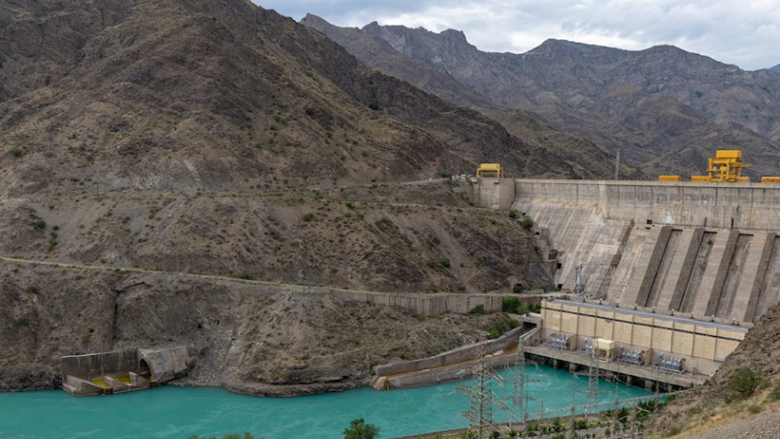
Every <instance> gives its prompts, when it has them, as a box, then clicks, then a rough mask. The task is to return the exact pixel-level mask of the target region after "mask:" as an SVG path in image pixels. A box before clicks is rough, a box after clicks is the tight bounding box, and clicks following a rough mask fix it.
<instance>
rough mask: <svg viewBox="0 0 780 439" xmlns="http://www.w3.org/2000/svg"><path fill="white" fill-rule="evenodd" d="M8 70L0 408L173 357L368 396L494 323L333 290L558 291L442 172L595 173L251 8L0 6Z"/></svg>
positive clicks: (273, 386)
mask: <svg viewBox="0 0 780 439" xmlns="http://www.w3.org/2000/svg"><path fill="white" fill-rule="evenodd" d="M0 63H1V65H2V66H1V67H0V87H2V90H0V151H2V154H0V168H1V170H0V182H2V189H1V190H0V230H2V233H0V258H1V259H0V261H2V262H0V317H1V318H0V348H1V349H3V351H4V352H5V353H6V354H5V355H3V357H2V359H0V390H24V389H31V388H51V387H54V386H57V385H58V380H59V379H60V378H59V375H58V370H59V358H60V356H61V355H68V354H78V353H88V352H100V351H107V350H113V349H120V348H124V347H145V346H164V345H171V344H182V343H184V344H187V345H190V346H193V347H196V348H197V349H198V351H199V353H200V355H199V357H198V359H197V360H196V361H197V364H199V366H196V368H195V369H194V370H193V371H192V372H191V374H190V376H189V378H188V380H189V381H188V383H191V384H202V385H224V386H226V387H228V388H230V389H233V390H236V391H241V392H247V393H254V394H282V395H292V394H301V393H311V392H321V391H327V390H339V389H344V388H348V387H352V386H357V385H361V384H363V383H364V382H365V380H366V378H367V377H368V376H369V373H370V368H371V365H372V364H378V363H380V362H386V361H390V360H392V359H399V358H400V357H406V358H414V357H420V356H424V355H427V354H428V352H438V351H441V349H444V348H446V347H451V346H455V345H459V344H463V343H469V342H472V341H474V340H476V339H477V338H479V337H484V336H485V335H486V334H487V331H488V330H490V329H493V328H495V327H496V323H497V321H498V319H500V318H501V317H499V316H475V317H471V318H469V317H463V318H460V317H456V316H444V317H441V318H432V319H429V320H430V321H428V322H427V323H425V322H423V320H425V319H422V318H420V317H417V316H413V315H410V314H409V313H408V312H406V313H405V312H402V311H399V310H391V311H387V310H382V309H381V308H379V307H374V306H369V305H365V304H362V303H359V302H356V301H349V300H345V299H338V298H336V297H332V296H331V295H329V293H328V292H327V291H328V290H327V288H340V289H349V290H370V291H380V292H388V293H401V292H404V293H409V292H416V293H429V294H434V293H442V292H448V293H452V294H460V293H481V292H486V291H496V292H509V291H512V290H513V289H520V290H525V289H535V288H549V287H551V281H550V279H549V276H548V275H547V274H546V272H545V270H544V268H543V267H542V265H541V263H540V261H539V258H538V255H537V251H536V250H535V248H534V241H533V237H532V235H531V234H529V233H528V232H527V231H525V230H524V229H523V228H522V227H521V225H520V222H519V219H516V218H511V217H510V216H509V215H508V214H507V212H496V211H485V210H484V209H478V208H473V207H472V206H470V205H469V202H468V198H467V197H466V196H465V195H466V194H467V193H468V191H469V189H470V188H469V183H468V181H467V180H464V179H454V180H453V179H450V178H449V176H448V174H460V173H473V172H474V170H475V167H476V164H477V163H479V162H483V161H489V162H493V161H498V162H501V163H502V164H504V166H505V167H506V168H507V172H508V174H509V175H513V176H549V177H583V178H593V177H598V176H599V174H596V173H594V172H593V171H590V170H588V172H587V173H585V174H582V171H581V170H578V169H575V167H574V166H573V165H572V164H570V163H569V162H568V161H567V160H566V159H565V157H562V156H561V155H560V154H558V153H557V151H556V150H555V149H553V148H547V147H546V146H545V145H539V144H538V143H537V142H529V141H526V140H525V139H521V138H518V137H516V136H514V135H512V134H510V133H509V132H508V131H507V130H506V129H505V128H504V127H503V126H501V125H500V124H499V123H498V122H496V121H494V120H492V119H489V118H487V117H486V116H483V115H482V114H480V113H478V112H476V111H473V110H469V109H465V108H463V107H458V106H456V105H453V104H451V103H448V102H446V101H444V100H442V99H440V98H438V97H436V96H433V95H431V94H428V93H425V92H423V91H421V90H419V89H417V88H415V87H414V86H413V85H411V84H409V83H406V82H403V81H400V80H397V79H395V78H392V77H389V76H386V75H384V74H382V73H379V72H377V71H375V70H372V69H370V68H368V67H366V66H365V65H363V64H361V63H360V62H359V61H358V60H357V59H355V58H354V57H353V56H352V55H350V54H349V53H347V52H346V51H345V50H344V49H343V48H341V47H340V46H338V45H337V44H335V43H334V42H332V41H330V40H329V39H327V38H326V37H325V36H323V35H322V34H320V33H319V32H316V31H314V30H312V29H310V28H308V27H305V26H301V25H299V24H297V23H295V22H294V21H293V20H291V19H289V18H285V17H282V16H279V15H278V14H276V13H275V12H273V11H267V10H264V9H262V8H259V7H257V6H255V5H253V4H252V3H250V2H248V1H246V0H204V1H197V2H193V1H190V0H164V1H158V2H142V1H135V0H131V1H118V0H86V1H82V2H64V1H44V0H38V1H36V0H33V1H26V2H3V3H0ZM442 173H444V175H445V176H447V177H448V178H446V179H443V181H438V180H434V181H430V180H431V179H432V178H433V177H436V178H438V177H440V176H441V174H442ZM411 180H420V181H418V182H413V181H411ZM398 181H403V182H407V184H400V183H398ZM280 283H289V284H294V285H292V286H287V287H285V286H283V285H281V286H280ZM300 285H303V286H300ZM310 286H322V287H324V289H323V290H318V291H319V292H311V291H309V289H307V287H310ZM269 288H270V290H269ZM263 291H270V292H268V293H267V294H266V293H262V292H263ZM261 293H262V294H261ZM304 302H306V303H308V304H309V305H306V306H305V307H300V308H296V307H295V304H301V303H304ZM307 309H308V311H307ZM350 310H352V311H350ZM446 319H456V320H457V321H458V323H457V325H456V326H457V328H458V329H456V330H455V331H456V332H457V334H456V335H453V329H452V328H454V326H451V325H449V323H447V322H448V321H447V320H446ZM390 322H393V323H390ZM329 325H330V326H332V327H329ZM359 327H364V328H366V330H367V331H369V332H372V333H381V334H380V335H378V336H376V337H373V336H372V337H361V338H359V339H358V338H356V337H355V334H356V333H357V332H358V331H357V330H356V329H355V328H359ZM391 327H392V328H395V329H390V328H391ZM323 328H326V329H329V330H324V329H323ZM372 328H373V329H372ZM418 328H421V329H420V330H423V331H426V341H425V343H422V342H417V341H416V339H417V337H416V336H415V337H411V338H410V337H406V335H409V334H414V333H416V332H415V331H417V330H418ZM399 334H402V335H404V336H401V335H399ZM328 336H329V337H330V338H327V339H326V337H328Z"/></svg>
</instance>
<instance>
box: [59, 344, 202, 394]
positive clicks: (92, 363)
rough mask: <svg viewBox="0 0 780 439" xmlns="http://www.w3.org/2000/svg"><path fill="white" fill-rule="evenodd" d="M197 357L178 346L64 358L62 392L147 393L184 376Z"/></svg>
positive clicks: (191, 350) (194, 352)
mask: <svg viewBox="0 0 780 439" xmlns="http://www.w3.org/2000/svg"><path fill="white" fill-rule="evenodd" d="M196 354H197V352H196V351H195V350H194V349H191V348H188V347H185V346H177V347H172V348H162V349H126V350H123V351H114V352H101V353H96V354H87V355H71V356H65V357H62V358H61V359H60V367H61V370H62V388H63V389H64V390H66V391H67V392H68V393H70V394H72V395H76V396H85V395H101V394H111V393H123V392H130V391H134V390H143V389H147V388H149V387H150V386H156V385H159V384H162V383H164V382H167V381H170V380H172V379H174V378H179V377H182V376H184V375H186V374H187V372H188V371H189V369H190V367H191V366H192V363H193V360H194V358H195V355H196Z"/></svg>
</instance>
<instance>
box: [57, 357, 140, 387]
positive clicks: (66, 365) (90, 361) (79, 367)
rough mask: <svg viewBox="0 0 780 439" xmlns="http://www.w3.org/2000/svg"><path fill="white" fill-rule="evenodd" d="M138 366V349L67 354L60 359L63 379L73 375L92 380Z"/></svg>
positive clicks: (124, 372) (123, 372) (124, 371)
mask: <svg viewBox="0 0 780 439" xmlns="http://www.w3.org/2000/svg"><path fill="white" fill-rule="evenodd" d="M137 367H138V351H137V350H136V349H127V350H124V351H114V352H102V353H99V354H87V355H73V356H66V357H62V359H61V361H60V368H61V370H62V377H63V379H65V377H67V376H68V375H72V376H74V377H78V378H82V379H86V380H91V379H95V378H102V377H104V376H106V375H108V374H117V373H122V374H126V373H127V372H128V371H131V370H136V368H137Z"/></svg>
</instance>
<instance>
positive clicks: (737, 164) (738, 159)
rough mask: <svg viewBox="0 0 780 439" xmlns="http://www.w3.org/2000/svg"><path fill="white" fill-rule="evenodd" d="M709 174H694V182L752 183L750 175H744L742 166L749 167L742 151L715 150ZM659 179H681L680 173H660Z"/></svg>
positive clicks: (709, 165)
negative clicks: (743, 160)
mask: <svg viewBox="0 0 780 439" xmlns="http://www.w3.org/2000/svg"><path fill="white" fill-rule="evenodd" d="M708 162H709V163H708V165H707V175H694V176H692V177H691V181H692V182H696V183H750V177H743V176H742V168H749V167H750V165H747V164H745V163H743V162H742V151H741V150H738V149H725V150H718V151H716V152H715V157H710V158H709V159H708ZM658 181H680V176H679V175H659V176H658Z"/></svg>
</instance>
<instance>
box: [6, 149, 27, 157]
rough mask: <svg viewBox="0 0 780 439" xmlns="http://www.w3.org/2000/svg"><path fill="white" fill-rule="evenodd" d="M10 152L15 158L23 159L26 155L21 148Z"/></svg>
mask: <svg viewBox="0 0 780 439" xmlns="http://www.w3.org/2000/svg"><path fill="white" fill-rule="evenodd" d="M8 152H9V153H10V154H11V155H12V156H14V157H21V156H23V155H24V150H22V149H21V148H11V149H10V150H8Z"/></svg>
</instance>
